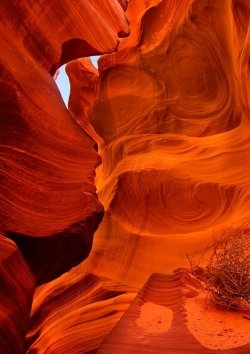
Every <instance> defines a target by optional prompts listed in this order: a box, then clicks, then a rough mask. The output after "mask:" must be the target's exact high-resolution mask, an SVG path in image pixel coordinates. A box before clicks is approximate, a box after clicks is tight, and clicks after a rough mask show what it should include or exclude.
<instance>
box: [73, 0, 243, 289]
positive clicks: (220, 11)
mask: <svg viewBox="0 0 250 354" xmlns="http://www.w3.org/2000/svg"><path fill="white" fill-rule="evenodd" d="M126 14H127V17H128V20H129V23H130V28H131V30H130V36H129V37H127V38H123V39H121V41H120V45H119V48H118V51H117V52H115V53H112V54H110V55H105V56H102V57H101V58H100V59H99V80H100V83H99V90H98V95H97V98H96V101H95V103H94V105H93V107H92V109H91V110H90V112H89V121H90V122H91V123H92V125H93V127H94V129H95V131H96V132H97V133H98V134H99V135H100V136H101V138H102V139H103V141H104V143H103V144H100V150H99V151H100V155H101V157H102V161H103V163H102V165H101V166H100V167H99V168H98V170H97V179H96V183H97V189H98V195H99V199H100V201H101V202H102V204H103V205H104V208H105V217H104V220H103V222H102V224H101V226H100V228H99V229H98V231H97V233H96V235H95V247H94V249H93V251H92V252H91V255H90V258H89V260H88V266H89V268H88V269H89V271H92V270H95V272H97V273H98V272H100V274H102V275H103V276H106V277H109V276H111V275H112V277H113V279H116V280H121V279H122V280H123V281H125V282H128V283H129V284H133V285H135V286H142V284H143V283H144V282H145V281H146V279H147V278H148V276H149V275H150V274H151V273H153V272H166V271H171V270H173V269H175V268H178V267H179V266H187V265H188V262H187V257H186V255H187V254H189V255H191V256H197V257H199V256H200V255H201V254H202V253H203V251H204V249H205V248H209V247H210V246H211V244H212V242H213V241H214V240H215V239H216V238H218V237H220V236H221V234H222V233H223V232H224V230H225V229H228V228H229V229H230V228H231V227H240V225H241V224H243V223H244V222H245V221H247V220H249V200H250V199H249V195H250V194H249V193H250V169H249V156H250V140H249V133H248V132H249V96H248V95H249V92H248V89H247V82H248V80H249V79H248V78H249V74H247V73H249V34H247V33H248V32H247V28H248V26H249V19H250V12H249V4H248V2H246V1H224V0H223V1H220V0H219V1H213V2H211V1H206V0H202V1H191V0H190V1H186V0H185V1H183V0H178V1H164V0H161V1H159V0H158V1H155V0H154V1H153V0H152V1H133V0H131V1H130V2H129V6H128V10H127V13H126ZM86 80H87V79H86ZM72 90H73V89H72ZM149 260H150V261H149ZM104 265H105V266H104Z"/></svg>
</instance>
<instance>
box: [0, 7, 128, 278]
mask: <svg viewBox="0 0 250 354" xmlns="http://www.w3.org/2000/svg"><path fill="white" fill-rule="evenodd" d="M71 5H72V4H71V2H70V1H66V2H64V3H63V4H62V3H61V2H59V1H52V2H47V1H37V2H36V3H35V4H31V2H29V1H22V2H13V1H7V0H6V1H2V2H1V16H2V18H3V21H1V54H0V65H1V132H0V138H1V146H2V148H1V166H2V168H1V177H2V182H1V186H0V188H1V228H2V229H3V230H4V231H5V232H6V234H7V235H8V236H9V237H11V238H13V239H14V240H15V242H16V243H17V244H18V245H19V247H20V249H21V250H22V252H23V253H24V254H25V257H26V259H27V260H28V262H29V265H30V267H31V269H32V271H33V272H34V273H35V274H36V276H37V278H38V280H39V281H46V280H48V279H51V278H53V277H55V276H58V275H59V274H60V273H62V272H63V271H65V270H67V269H69V268H70V267H72V265H74V264H77V263H78V262H79V261H80V260H82V259H84V258H85V257H86V256H87V255H88V253H89V251H90V249H91V244H92V235H93V232H94V231H95V229H96V227H97V226H98V224H99V222H100V220H101V217H102V206H101V204H100V203H99V202H98V200H97V197H96V194H95V185H94V176H95V168H96V166H97V165H98V163H99V162H100V159H99V157H98V155H97V152H96V151H95V149H94V144H95V143H94V141H93V140H92V139H91V138H90V137H89V136H88V135H87V134H86V133H84V131H83V130H82V129H81V128H80V127H79V126H78V125H77V124H76V123H75V122H74V120H73V119H72V118H71V116H70V114H69V112H68V111H67V109H66V108H65V106H64V104H63V102H62V99H61V96H60V94H59V92H58V89H57V87H56V85H55V83H54V80H53V79H52V77H51V76H50V74H49V73H48V71H51V72H54V71H55V69H56V68H57V67H58V65H60V64H62V63H64V62H65V61H68V60H70V59H73V58H77V57H79V56H84V55H90V54H94V53H95V54H96V53H103V52H109V51H112V50H114V49H115V48H116V46H117V43H118V33H120V32H122V33H126V32H127V31H128V26H127V22H126V19H125V16H124V13H123V10H122V8H121V6H120V4H118V3H117V2H116V1H112V0H110V1H106V3H105V6H104V7H103V8H101V7H100V6H99V5H97V4H96V2H95V1H91V0H89V1H85V2H83V1H79V2H77V4H76V6H75V7H72V6H71ZM65 14H67V15H65ZM62 18H64V19H65V20H64V21H62ZM87 19H88V20H87ZM73 23H74V25H72V26H71V25H70V24H73ZM51 68H53V69H51ZM52 235H54V236H53V239H52V238H51V236H52ZM35 238H37V239H35ZM38 238H39V239H38ZM65 252H67V257H66V258H65V257H64V254H65ZM62 257H64V261H62V259H63V258H62Z"/></svg>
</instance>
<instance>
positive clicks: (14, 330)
mask: <svg viewBox="0 0 250 354" xmlns="http://www.w3.org/2000/svg"><path fill="white" fill-rule="evenodd" d="M34 288H35V279H34V277H33V275H32V274H31V272H30V270H29V268H28V266H27V264H26V262H25V260H24V258H23V257H22V255H21V253H20V251H19V250H18V248H17V247H16V245H15V244H14V242H13V241H11V240H9V239H8V238H6V237H5V236H3V235H0V304H1V306H0V353H3V354H19V353H22V351H23V343H24V337H25V333H26V330H27V326H28V321H29V314H30V307H31V302H32V297H33V292H34Z"/></svg>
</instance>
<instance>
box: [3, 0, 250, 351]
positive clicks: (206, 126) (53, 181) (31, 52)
mask: <svg viewBox="0 0 250 354" xmlns="http://www.w3.org/2000/svg"><path fill="white" fill-rule="evenodd" d="M1 7H2V11H1V15H2V16H3V20H4V21H2V22H1V24H0V26H1V27H0V29H1V33H2V38H1V48H2V51H1V54H0V65H1V95H0V96H1V97H0V101H1V129H0V138H1V144H2V149H1V153H0V156H1V157H0V159H1V185H0V191H1V201H0V203H1V205H0V206H1V217H0V219H1V229H2V230H3V236H4V237H6V236H7V237H9V238H12V239H13V240H14V241H15V243H16V245H17V246H18V248H19V250H21V252H22V254H23V256H24V258H25V260H24V259H23V258H21V261H20V262H21V263H22V267H23V268H24V273H25V274H24V275H23V276H22V277H21V278H20V279H28V280H25V281H26V282H27V285H26V284H25V286H27V292H26V297H25V296H24V297H23V300H22V301H23V302H22V303H20V307H18V309H17V308H16V307H15V306H14V305H11V311H12V313H13V314H15V315H16V316H18V317H17V318H18V327H19V328H20V332H19V334H16V332H15V330H13V328H12V327H13V323H12V322H11V320H10V321H9V322H8V325H7V327H6V328H7V332H8V335H9V338H17V340H16V343H17V346H16V347H15V348H14V347H13V343H12V342H11V343H10V344H8V347H7V349H6V351H7V353H8V350H9V348H10V350H12V352H14V353H15V351H16V352H18V350H19V349H20V351H21V350H22V346H23V341H22V338H23V336H24V333H25V331H26V329H27V318H28V312H29V304H30V302H29V301H30V300H31V297H32V291H33V286H34V285H33V284H34V282H35V281H36V284H37V285H38V286H37V288H36V290H35V294H34V297H33V304H32V310H31V315H30V322H29V328H28V331H27V332H26V344H25V351H26V352H27V353H31V354H33V353H34V354H35V353H39V354H44V353H47V354H52V353H53V354H68V353H72V354H78V353H79V354H80V353H89V354H90V353H92V354H93V353H96V352H100V353H117V354H118V353H127V352H128V351H134V352H136V353H137V352H139V353H143V352H145V353H153V354H155V353H156V352H157V353H161V352H162V353H164V354H165V353H166V350H168V351H169V352H171V353H177V352H178V353H186V352H187V350H186V349H187V348H188V350H189V353H192V354H194V353H202V354H203V353H207V354H210V353H212V352H217V349H215V347H213V348H211V347H208V346H206V345H205V343H206V342H204V341H202V340H200V339H199V338H198V336H197V335H195V334H194V333H192V329H191V326H188V321H190V318H191V317H189V319H188V310H187V308H186V307H185V306H186V304H187V298H190V299H191V300H192V299H193V298H196V295H197V293H196V291H195V289H194V288H195V287H196V286H197V283H194V280H193V278H192V277H190V275H188V274H187V273H186V271H182V270H179V271H178V272H175V273H173V274H172V273H171V274H169V275H159V274H158V275H154V276H152V277H151V278H149V277H150V276H151V274H152V273H166V272H170V271H172V270H173V269H175V268H179V267H182V266H186V265H187V254H189V255H190V256H197V257H199V256H200V255H201V253H202V252H203V250H204V249H206V248H209V247H210V245H211V244H212V242H213V241H214V239H216V238H218V237H220V236H221V234H222V233H223V231H224V230H225V229H228V228H230V227H238V226H240V225H241V224H242V223H244V222H245V221H247V220H249V216H250V215H249V210H250V208H249V207H250V168H249V160H250V139H249V131H250V130H249V125H250V124H249V116H250V114H249V113H250V97H249V90H248V87H249V77H250V66H249V63H250V61H249V56H250V37H249V36H250V32H249V20H250V5H249V1H248V0H213V1H209V0H130V1H129V2H127V1H124V0H119V1H118V0H107V1H105V2H104V1H103V2H99V1H96V0H86V1H83V0H82V1H76V2H75V6H72V2H71V1H69V0H66V1H64V2H59V1H56V0H53V1H50V2H48V1H43V0H39V1H36V2H35V4H33V3H32V2H30V1H28V0H27V1H26V0H25V1H22V2H18V3H17V1H7V0H6V1H2V4H1ZM126 9H127V11H126V15H127V18H128V22H127V20H126V18H125V16H124V10H126ZM128 23H129V27H130V28H128ZM129 31H130V35H129V36H128V37H126V38H120V40H119V42H118V35H119V36H120V37H124V36H125V35H127V34H128V32H129ZM115 50H117V51H116V52H115V53H112V54H106V55H104V56H102V57H101V59H100V60H99V71H98V72H97V70H96V69H94V68H93V66H92V65H91V63H90V61H89V60H88V59H86V58H84V59H82V58H81V57H83V56H89V55H93V54H98V53H108V52H113V51H115ZM79 58H80V59H79ZM72 59H78V60H77V61H74V62H71V63H70V64H68V66H67V72H68V74H69V77H70V81H71V96H70V101H69V111H68V110H67V109H66V108H65V106H64V105H63V102H62V99H61V97H60V95H59V93H58V91H57V88H56V86H55V84H54V82H53V79H52V77H51V74H52V75H53V74H54V73H55V72H56V70H57V69H58V67H59V66H60V65H62V64H63V63H66V62H68V61H70V60H72ZM84 130H85V132H84ZM93 139H94V140H96V142H97V144H98V147H99V153H100V155H101V158H102V164H101V165H100V166H99V167H98V169H97V177H96V186H97V189H98V196H99V200H100V202H101V203H102V204H103V206H104V209H105V216H104V219H103V221H102V223H101V224H100V227H99V229H98V230H97V232H96V234H95V237H94V243H93V249H92V250H91V253H90V255H89V256H88V258H87V259H85V258H86V257H87V255H88V253H89V252H90V249H91V246H92V237H93V233H94V231H95V230H96V228H97V226H98V224H99V223H100V220H101V218H102V216H103V208H102V205H101V204H100V202H98V199H97V196H96V193H95V185H94V177H95V168H96V167H97V165H98V164H99V163H100V159H99V157H98V154H97V152H96V151H95V149H96V147H97V145H96V143H95V142H94V140H93ZM4 240H5V242H6V239H5V238H4ZM8 242H11V241H8ZM9 245H10V244H9ZM16 245H15V244H13V243H11V246H8V247H11V248H12V250H13V252H14V253H15V257H16V258H17V259H18V257H19V256H20V253H19V251H18V248H17V247H16ZM8 247H7V248H8ZM7 248H6V247H5V246H4V247H3V255H4V254H7V255H8V254H9V253H8V252H9V251H8V250H7ZM83 259H85V261H84V262H83V263H80V261H81V260H83ZM14 262H17V264H18V261H14ZM20 262H19V263H20ZM26 262H27V264H28V266H29V268H30V270H29V268H27V264H26ZM78 263H80V264H78ZM75 265H77V266H76V267H75V268H72V266H75ZM13 267H14V266H13ZM70 268H72V269H70ZM2 269H4V267H2ZM13 269H14V270H15V267H14V268H13ZM30 271H32V272H33V274H34V275H35V280H34V279H33V277H32V276H31V273H30ZM61 274H62V275H61ZM59 275H61V276H59ZM148 278H149V281H148V283H147V285H146V286H145V287H144V288H143V290H142V291H141V292H140V293H139V294H138V296H137V297H136V299H135V302H133V300H134V297H135V294H136V292H137V291H138V289H139V288H141V287H142V286H143V284H144V283H145V281H146V280H147V279H148ZM9 281H10V278H9ZM14 281H15V277H14ZM39 283H40V284H39ZM41 283H43V284H41ZM17 284H18V286H19V285H20V284H19V282H18V281H17ZM25 289H26V288H25ZM22 290H23V288H22ZM25 291H26V290H25ZM12 293H13V292H12ZM12 293H11V296H12ZM16 297H18V296H17V295H16ZM197 297H198V295H197ZM12 298H13V301H14V299H15V296H14V295H13V296H12V297H11V300H12ZM3 301H5V299H4V300H3ZM13 301H12V302H13ZM132 302H133V303H132ZM131 303H132V305H131V307H130V308H129V310H128V312H126V310H127V309H128V307H129V305H130V304H131ZM17 304H18V306H19V303H18V302H17ZM22 311H23V312H22ZM159 313H162V314H163V315H164V316H163V318H162V317H161V321H162V322H157V323H155V322H154V321H155V318H157V314H159ZM21 314H22V315H23V318H22V320H19V315H21ZM123 314H124V316H123V317H122V315H123ZM4 315H5V314H4V312H3V316H4ZM149 315H150V316H151V317H150V316H149ZM148 316H149V317H148ZM152 316H153V317H152ZM155 316H156V317H155ZM120 319H121V321H120V322H119V320H120ZM148 319H150V321H151V322H150V326H148ZM152 321H153V322H152ZM247 321H248V320H246V321H245V322H246V323H247V324H248V322H247ZM151 324H152V325H151ZM2 333H5V332H2ZM7 343H9V342H7ZM139 344H140V347H138V345H139ZM184 344H185V346H183V345H184ZM3 345H5V344H3ZM16 348H17V349H16ZM4 349H5V347H4ZM220 352H221V353H223V354H224V353H225V354H233V353H234V354H235V353H248V352H249V341H248V342H245V343H244V344H242V345H241V344H237V345H235V344H234V343H232V344H230V345H229V346H228V347H227V348H226V349H225V348H224V349H222V350H221V351H220ZM4 354H5V353H4Z"/></svg>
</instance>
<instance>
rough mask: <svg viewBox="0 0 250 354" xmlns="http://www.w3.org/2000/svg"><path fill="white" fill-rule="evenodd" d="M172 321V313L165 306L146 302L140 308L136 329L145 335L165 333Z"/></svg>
mask: <svg viewBox="0 0 250 354" xmlns="http://www.w3.org/2000/svg"><path fill="white" fill-rule="evenodd" d="M172 320H173V311H172V310H171V309H169V308H167V307H165V306H161V305H157V304H154V303H152V302H146V303H145V304H143V305H142V306H141V308H140V317H139V318H138V319H137V320H136V324H137V326H138V327H140V328H141V329H143V330H144V332H145V334H153V333H163V332H167V331H168V330H169V329H170V327H171V325H172Z"/></svg>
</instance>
